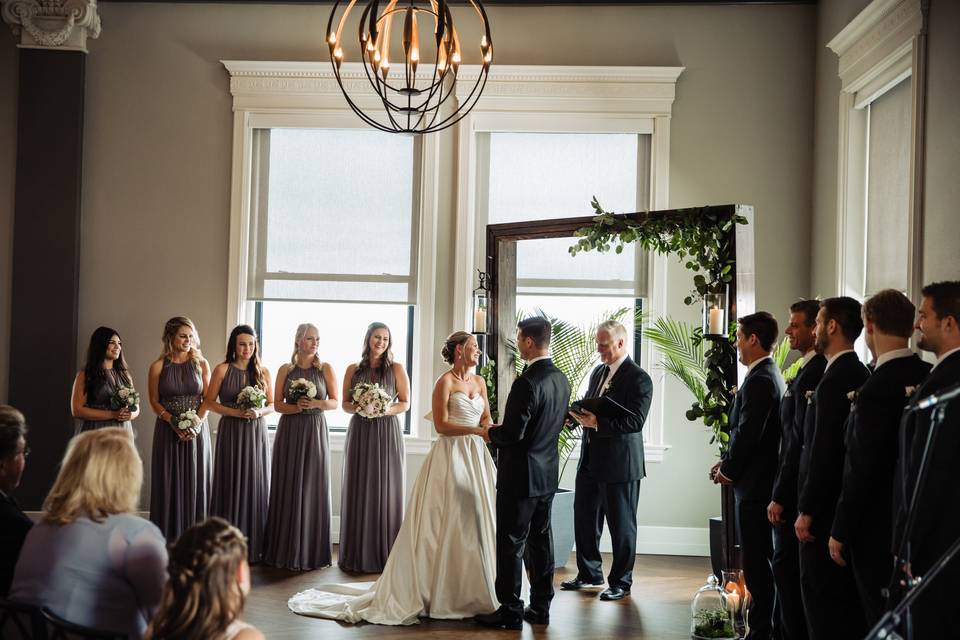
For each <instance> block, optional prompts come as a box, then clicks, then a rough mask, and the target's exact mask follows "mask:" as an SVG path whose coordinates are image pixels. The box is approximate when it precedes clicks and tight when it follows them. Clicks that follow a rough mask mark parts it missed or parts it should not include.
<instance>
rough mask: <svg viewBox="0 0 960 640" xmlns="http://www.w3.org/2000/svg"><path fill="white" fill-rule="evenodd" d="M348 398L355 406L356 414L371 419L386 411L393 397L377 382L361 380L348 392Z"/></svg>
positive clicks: (384, 413)
mask: <svg viewBox="0 0 960 640" xmlns="http://www.w3.org/2000/svg"><path fill="white" fill-rule="evenodd" d="M350 398H351V399H352V400H353V404H354V405H355V406H356V407H357V415H359V416H361V417H364V418H368V419H372V418H380V417H382V416H384V415H386V413H387V408H389V406H390V404H391V403H392V402H393V397H392V396H391V395H390V394H389V393H387V392H386V390H384V388H383V387H381V386H380V385H379V384H377V383H371V382H361V383H360V384H358V385H357V386H355V387H354V388H353V390H352V391H351V392H350Z"/></svg>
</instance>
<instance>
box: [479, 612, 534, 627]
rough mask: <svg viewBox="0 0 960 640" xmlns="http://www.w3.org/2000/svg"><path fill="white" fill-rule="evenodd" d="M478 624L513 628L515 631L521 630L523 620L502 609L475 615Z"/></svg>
mask: <svg viewBox="0 0 960 640" xmlns="http://www.w3.org/2000/svg"><path fill="white" fill-rule="evenodd" d="M473 619H474V620H475V621H476V622H477V624H480V625H483V626H485V627H491V628H493V629H511V630H513V631H519V630H520V629H523V620H522V619H521V618H514V617H510V616H506V615H504V614H503V613H501V612H500V611H494V612H493V613H481V614H479V615H476V616H474V617H473Z"/></svg>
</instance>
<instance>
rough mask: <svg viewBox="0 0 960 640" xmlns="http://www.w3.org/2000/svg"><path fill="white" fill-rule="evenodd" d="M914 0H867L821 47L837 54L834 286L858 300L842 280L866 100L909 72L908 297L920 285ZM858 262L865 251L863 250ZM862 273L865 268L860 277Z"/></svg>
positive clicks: (920, 148)
mask: <svg viewBox="0 0 960 640" xmlns="http://www.w3.org/2000/svg"><path fill="white" fill-rule="evenodd" d="M922 4H923V3H922V2H921V0H874V1H873V2H871V3H870V4H869V5H868V6H867V7H866V8H865V9H864V10H863V11H861V12H860V14H859V15H857V17H856V18H854V19H853V20H852V21H851V22H850V24H848V25H847V26H846V27H844V28H843V30H842V31H840V33H838V34H837V35H836V37H834V38H833V39H832V40H831V41H830V42H829V43H828V44H827V46H828V47H829V48H830V49H831V50H832V51H833V52H834V53H836V54H837V56H839V76H840V80H841V91H840V119H839V127H838V141H839V147H838V165H837V291H838V292H839V293H840V294H841V295H852V296H854V297H857V298H860V299H862V298H863V297H864V296H865V295H867V294H869V293H872V292H868V291H851V290H850V289H849V287H847V285H846V274H847V272H848V267H849V261H850V260H851V259H852V257H851V256H848V255H847V252H846V242H847V234H848V232H849V230H848V228H847V227H848V218H849V217H850V215H851V212H853V211H856V210H863V209H864V208H865V207H866V184H867V179H868V176H869V166H868V162H867V152H866V139H867V135H868V125H869V121H868V110H867V109H866V107H868V106H869V105H870V103H871V102H873V101H874V100H876V99H877V98H879V97H880V96H882V95H883V94H884V93H886V92H887V91H889V90H890V89H891V88H893V87H894V86H896V85H897V84H899V83H900V82H902V81H903V80H905V79H906V78H908V77H909V78H911V91H912V109H911V111H912V113H911V132H910V141H911V143H910V147H911V151H910V174H909V208H908V215H909V220H908V225H907V227H908V237H907V239H906V241H907V271H908V272H907V283H908V289H907V291H906V295H907V297H909V298H911V299H913V300H915V301H919V300H918V296H919V295H920V289H921V287H922V277H923V274H922V251H923V234H922V224H923V175H924V171H923V161H924V138H923V131H924V93H925V92H924V87H925V84H926V81H925V73H926V53H925V51H926V47H925V41H926V32H927V29H926V25H927V16H926V13H925V10H924V9H923V6H922ZM864 260H866V257H865V256H864ZM865 280H866V273H864V281H865Z"/></svg>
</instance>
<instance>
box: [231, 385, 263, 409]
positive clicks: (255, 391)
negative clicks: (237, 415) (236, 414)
mask: <svg viewBox="0 0 960 640" xmlns="http://www.w3.org/2000/svg"><path fill="white" fill-rule="evenodd" d="M237 406H238V407H240V408H241V409H244V410H247V409H262V408H263V407H265V406H267V394H266V393H264V391H263V389H261V388H260V387H249V386H248V387H244V388H243V389H241V390H240V393H238V394H237Z"/></svg>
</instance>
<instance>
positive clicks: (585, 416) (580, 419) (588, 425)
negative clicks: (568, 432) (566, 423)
mask: <svg viewBox="0 0 960 640" xmlns="http://www.w3.org/2000/svg"><path fill="white" fill-rule="evenodd" d="M568 413H569V414H570V417H571V418H573V419H574V420H576V422H577V424H579V425H580V426H581V427H583V428H584V429H593V430H594V431H596V430H597V416H596V414H593V413H590V412H589V411H587V410H586V409H584V408H582V407H581V408H580V411H569V412H568Z"/></svg>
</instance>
